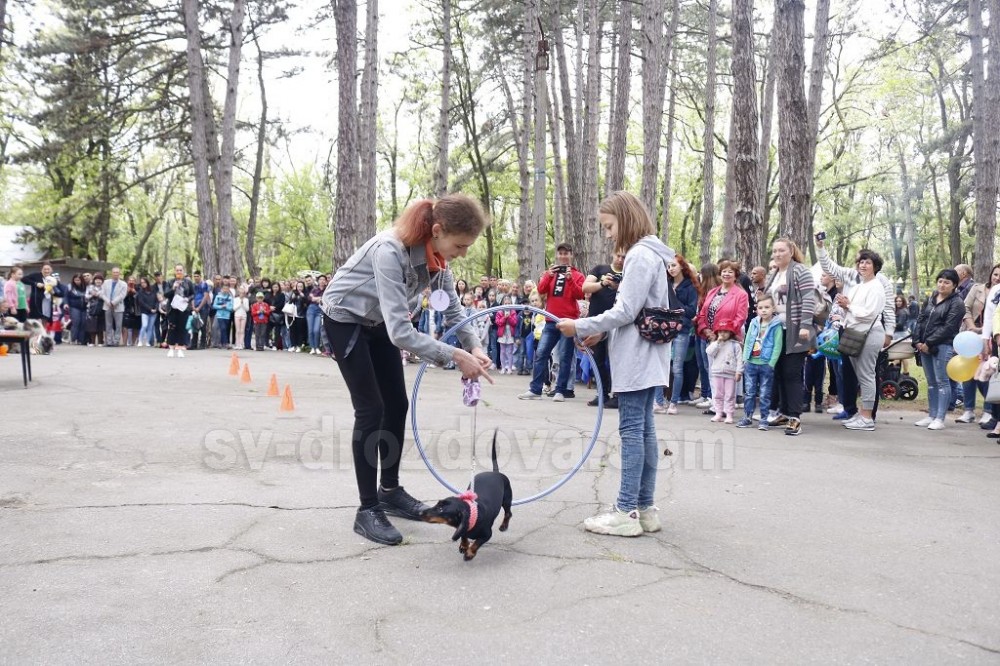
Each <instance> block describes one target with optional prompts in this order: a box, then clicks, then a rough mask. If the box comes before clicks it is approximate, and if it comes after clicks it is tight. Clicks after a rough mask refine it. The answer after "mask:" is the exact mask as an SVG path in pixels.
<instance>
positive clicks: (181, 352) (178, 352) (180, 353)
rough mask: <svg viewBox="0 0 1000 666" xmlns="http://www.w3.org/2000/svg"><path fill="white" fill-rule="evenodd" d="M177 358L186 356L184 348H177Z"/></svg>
mask: <svg viewBox="0 0 1000 666" xmlns="http://www.w3.org/2000/svg"><path fill="white" fill-rule="evenodd" d="M177 358H184V350H183V349H178V350H177Z"/></svg>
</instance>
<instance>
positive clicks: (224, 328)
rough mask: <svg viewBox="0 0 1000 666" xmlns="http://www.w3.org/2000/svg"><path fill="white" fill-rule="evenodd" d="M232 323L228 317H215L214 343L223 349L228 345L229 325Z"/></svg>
mask: <svg viewBox="0 0 1000 666" xmlns="http://www.w3.org/2000/svg"><path fill="white" fill-rule="evenodd" d="M231 323H232V321H231V320H229V319H221V318H219V317H216V318H215V333H214V335H215V340H214V342H215V344H217V345H219V346H220V347H222V348H223V349H225V348H226V347H228V346H229V326H230V324H231Z"/></svg>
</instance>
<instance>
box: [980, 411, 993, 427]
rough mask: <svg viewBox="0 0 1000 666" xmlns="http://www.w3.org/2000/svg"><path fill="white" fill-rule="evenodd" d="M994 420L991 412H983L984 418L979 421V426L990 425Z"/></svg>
mask: <svg viewBox="0 0 1000 666" xmlns="http://www.w3.org/2000/svg"><path fill="white" fill-rule="evenodd" d="M992 420H993V416H992V415H991V414H990V413H989V412H983V416H982V418H981V419H979V425H982V424H984V423H989V422H990V421H992Z"/></svg>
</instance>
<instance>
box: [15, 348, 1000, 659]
mask: <svg viewBox="0 0 1000 666" xmlns="http://www.w3.org/2000/svg"><path fill="white" fill-rule="evenodd" d="M240 358H241V359H242V360H243V361H244V362H245V363H249V369H250V375H251V377H250V379H251V381H250V382H249V383H243V382H241V381H240V379H239V377H233V376H230V375H229V373H228V370H229V366H230V353H229V352H225V351H200V352H191V353H189V354H188V355H187V357H186V358H184V359H176V358H174V359H171V358H167V356H166V353H165V352H163V351H161V350H155V349H145V348H143V349H128V348H118V349H105V348H80V347H67V346H61V347H59V348H58V349H57V350H56V352H55V353H54V354H52V355H51V356H45V357H39V356H36V357H34V358H33V370H34V381H33V382H32V384H31V386H30V388H28V389H23V388H21V382H20V370H19V368H18V367H15V364H16V362H17V359H16V357H8V358H6V359H0V421H2V426H0V663H3V664H79V663H107V664H126V663H127V664H137V663H153V662H157V663H160V662H173V663H209V662H210V663H214V664H228V663H365V664H368V663H380V664H382V663H385V664H395V663H406V664H412V663H435V664H467V663H500V662H505V663H514V664H521V663H574V664H606V663H615V664H622V663H739V664H743V663H769V664H771V663H789V664H791V663H795V664H800V663H809V662H821V663H906V664H942V663H955V662H959V661H961V662H962V663H972V664H977V663H994V664H995V663H998V662H1000V633H998V631H997V628H998V627H1000V520H998V518H1000V508H998V507H1000V484H998V483H997V479H998V478H1000V447H998V446H997V445H996V444H995V443H994V441H995V440H987V439H986V438H985V437H984V436H983V434H984V433H983V431H981V430H979V429H978V427H977V426H976V425H966V426H963V425H957V424H953V423H949V424H948V427H947V429H946V430H944V431H941V432H931V431H928V430H926V429H921V428H915V427H913V425H912V421H913V420H915V419H916V418H918V417H919V415H917V414H913V413H907V412H900V411H891V412H890V411H883V413H882V415H881V418H880V423H879V426H878V429H877V430H876V431H875V432H850V431H847V430H845V429H843V428H841V427H840V426H839V425H838V424H836V423H834V422H832V421H831V420H830V419H829V417H828V416H827V415H820V414H809V415H807V416H805V417H804V425H803V434H802V435H801V436H800V437H798V438H793V437H786V436H784V435H783V434H782V432H781V431H780V430H776V431H772V432H759V431H757V430H756V429H752V430H737V429H735V428H734V427H733V426H725V425H719V424H713V423H710V422H709V421H708V417H706V416H704V415H702V414H701V413H700V410H696V409H694V408H690V407H686V408H682V411H681V413H680V414H679V415H676V416H666V415H658V416H657V417H656V419H657V425H658V429H659V437H660V439H661V442H662V446H663V447H664V448H665V447H669V448H670V449H671V450H672V451H673V454H674V455H672V456H670V457H661V465H660V469H659V477H658V482H657V493H656V498H657V505H658V506H659V508H660V516H661V519H662V522H663V530H662V531H661V532H658V533H655V534H647V535H644V536H642V537H638V538H633V539H627V538H615V537H607V536H598V535H592V534H588V533H586V532H584V531H583V529H582V521H583V520H584V519H585V518H586V517H588V516H590V515H593V514H594V513H596V512H598V511H599V510H601V509H602V508H604V507H607V506H608V505H609V504H611V503H613V502H614V499H615V495H616V491H617V487H618V480H619V454H618V444H619V442H618V439H617V435H616V430H617V413H616V412H614V411H611V410H608V411H605V412H604V414H603V421H602V424H601V427H600V429H599V431H598V432H597V438H596V442H595V446H594V449H593V451H592V452H591V454H590V455H589V457H588V458H587V459H586V460H585V461H584V462H583V464H582V465H581V469H580V471H579V472H578V473H577V474H576V475H575V476H574V477H573V478H571V479H570V480H569V481H567V482H566V483H565V485H563V486H562V487H561V488H559V489H558V490H556V491H554V492H552V493H551V494H549V495H546V496H545V497H543V498H542V499H539V500H537V501H533V502H530V503H526V504H522V505H519V506H517V507H515V508H514V515H513V518H512V520H511V523H510V530H509V531H508V532H506V533H501V532H495V533H494V537H493V540H492V541H491V542H490V543H489V544H487V545H486V546H484V547H483V548H482V549H481V550H480V551H479V555H478V556H477V557H476V559H475V560H474V561H472V562H464V561H463V560H462V557H461V555H460V554H459V553H458V551H457V547H456V544H455V543H454V542H452V541H451V540H450V537H451V534H452V529H451V528H448V527H446V526H441V525H431V524H423V523H412V522H407V521H403V520H398V519H396V520H395V521H394V523H395V524H396V525H397V527H399V529H400V530H401V531H402V532H403V534H404V536H405V541H404V543H403V544H402V545H400V546H396V547H384V546H378V545H376V544H374V543H371V542H368V541H366V540H364V539H362V538H361V537H359V536H357V535H356V534H354V532H353V531H352V524H353V516H354V512H355V509H356V506H357V491H356V485H355V482H354V473H353V468H352V466H351V459H350V453H349V452H350V448H349V437H348V435H349V432H350V427H351V424H352V407H351V403H350V398H349V396H348V394H347V391H346V389H345V387H344V384H343V381H342V379H341V378H340V375H339V373H338V371H337V368H336V365H335V363H334V362H333V361H330V360H329V359H324V358H318V357H314V356H309V355H305V354H289V353H282V352H241V356H240ZM241 369H242V367H241ZM417 371H418V367H416V366H410V367H408V368H407V381H408V384H409V386H410V388H412V386H413V384H414V380H415V378H416V374H417ZM272 374H274V375H275V378H276V380H277V383H278V385H279V388H280V389H281V391H282V392H283V391H284V388H285V386H286V385H288V386H289V387H290V390H291V394H292V396H293V400H294V411H292V412H282V411H280V409H279V406H280V402H281V399H280V398H275V397H269V396H268V395H267V389H268V384H269V379H270V377H271V375H272ZM525 379H526V378H524V377H518V376H498V377H496V384H495V385H493V386H486V387H485V388H484V390H483V401H482V403H481V404H480V405H479V407H478V408H476V409H475V410H472V409H470V408H466V407H463V406H462V393H461V385H460V383H459V378H458V376H457V374H456V373H455V372H448V371H445V370H441V369H428V370H427V371H426V372H425V374H424V376H423V379H422V383H421V388H420V391H419V393H418V396H417V399H416V400H415V401H414V404H413V408H415V409H416V414H417V429H418V434H419V436H420V440H421V442H422V444H423V445H424V447H425V449H426V450H427V452H428V456H429V458H430V459H431V461H432V463H433V464H434V465H435V468H436V469H438V470H439V471H440V473H441V474H442V476H443V477H444V478H445V479H446V480H448V482H449V483H451V484H452V485H453V486H455V487H459V486H463V485H464V484H465V483H467V481H468V478H469V473H470V459H471V453H470V442H471V441H472V438H473V431H475V433H476V436H477V447H476V452H477V466H478V468H479V469H482V468H483V467H484V466H486V465H488V464H489V463H488V458H489V442H490V440H491V438H492V436H493V433H494V431H496V432H497V433H498V457H499V459H500V465H501V468H502V469H503V471H505V472H506V473H507V474H508V475H509V476H510V477H511V480H512V484H513V487H514V494H515V497H516V498H518V499H524V498H527V497H530V496H532V495H535V494H538V493H542V492H544V491H545V490H546V489H548V488H550V487H551V486H553V485H554V484H556V483H558V482H559V481H560V479H562V478H563V477H564V476H565V475H566V473H567V472H569V471H570V470H571V469H572V468H573V467H574V466H576V465H577V464H578V463H579V462H580V460H581V458H582V457H583V456H584V454H585V453H586V451H587V449H588V447H589V445H590V442H591V439H592V436H593V434H594V429H595V426H596V417H597V410H596V409H595V408H593V407H588V406H587V405H586V401H587V400H588V399H589V398H590V397H592V395H593V391H589V390H587V389H586V388H585V387H583V386H578V387H577V398H575V399H571V400H567V401H566V402H564V403H553V402H552V401H551V400H542V401H534V402H526V401H518V400H517V398H516V396H517V394H518V393H520V392H522V391H523V390H525V388H526V385H527V382H526V381H525ZM401 480H402V483H403V485H404V486H405V487H406V488H407V490H408V491H409V492H410V493H412V494H413V495H415V496H417V497H419V498H421V499H423V500H425V501H428V502H430V501H433V500H436V499H439V498H441V497H445V496H447V495H448V494H449V491H448V490H446V489H445V488H444V487H442V486H441V485H440V484H439V483H438V481H437V480H435V478H434V477H433V476H432V475H431V473H430V472H429V471H428V470H427V468H426V467H425V465H424V463H423V461H422V460H421V458H420V455H419V453H418V451H417V449H416V447H415V445H414V442H413V440H412V431H411V429H410V428H408V431H407V442H406V446H405V450H404V458H403V462H402V473H401Z"/></svg>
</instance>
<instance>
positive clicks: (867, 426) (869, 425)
mask: <svg viewBox="0 0 1000 666" xmlns="http://www.w3.org/2000/svg"><path fill="white" fill-rule="evenodd" d="M844 427H845V428H847V429H848V430H867V431H869V432H871V431H872V430H875V422H874V421H872V420H871V419H866V418H865V417H863V416H858V417H857V418H856V419H851V420H850V421H847V422H846V423H844Z"/></svg>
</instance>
